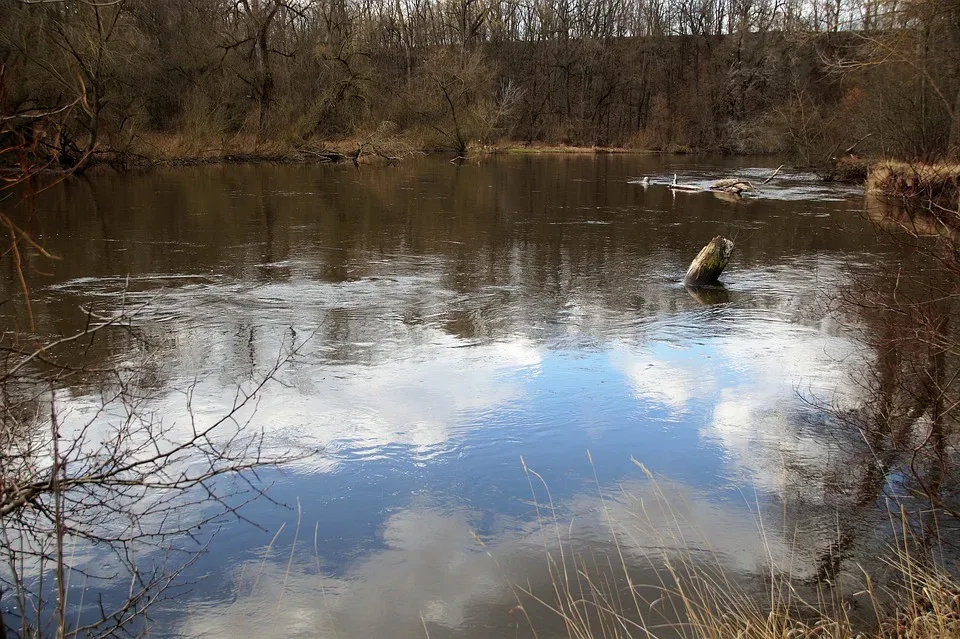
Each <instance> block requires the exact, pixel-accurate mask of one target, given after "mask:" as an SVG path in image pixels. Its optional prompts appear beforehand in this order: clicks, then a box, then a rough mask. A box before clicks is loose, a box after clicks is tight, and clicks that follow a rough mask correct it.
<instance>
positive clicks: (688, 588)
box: [512, 462, 960, 639]
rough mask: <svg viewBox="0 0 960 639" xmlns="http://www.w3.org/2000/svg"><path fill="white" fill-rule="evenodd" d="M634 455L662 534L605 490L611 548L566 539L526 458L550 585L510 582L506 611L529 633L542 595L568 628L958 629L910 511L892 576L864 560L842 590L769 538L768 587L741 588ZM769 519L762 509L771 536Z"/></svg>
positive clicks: (893, 632)
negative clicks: (640, 565)
mask: <svg viewBox="0 0 960 639" xmlns="http://www.w3.org/2000/svg"><path fill="white" fill-rule="evenodd" d="M635 463H636V462H635ZM637 465H638V466H639V467H640V468H641V469H642V471H643V472H644V473H645V474H646V476H647V477H648V479H650V480H651V482H652V483H653V486H654V492H653V495H654V498H653V500H652V501H649V502H647V503H643V501H642V500H641V511H642V513H641V517H640V518H641V519H643V518H644V517H646V519H647V521H648V522H649V523H651V524H653V522H655V521H656V522H658V523H657V524H655V525H656V526H657V527H658V530H657V531H656V534H657V535H660V539H661V542H662V543H659V544H653V545H651V543H650V539H651V538H650V536H649V533H650V531H649V530H648V531H645V532H644V533H642V534H640V535H638V534H637V533H636V532H634V531H632V528H634V527H631V526H625V525H624V522H622V521H615V520H614V518H613V517H612V516H611V510H612V509H611V508H609V507H608V505H609V499H608V498H605V497H604V496H603V495H602V494H601V495H600V504H601V510H602V516H603V517H604V518H605V519H606V522H605V523H606V525H607V526H608V527H609V532H610V534H611V535H612V539H613V543H614V551H613V552H612V553H610V554H609V556H608V557H606V558H603V557H598V556H596V555H595V554H593V553H590V552H587V553H583V552H578V551H577V550H576V549H575V545H574V543H573V542H572V540H571V539H570V535H567V537H566V538H564V536H565V535H564V527H563V526H561V525H560V524H559V521H558V517H557V514H556V511H555V509H554V505H553V500H552V497H550V492H549V488H548V487H547V484H546V482H544V481H543V479H542V477H540V475H538V474H537V473H536V472H535V471H533V470H532V469H529V468H528V467H526V465H524V470H525V471H526V472H527V474H528V477H529V478H531V491H533V493H534V499H535V505H536V509H537V515H538V519H539V520H540V526H541V529H542V530H543V531H544V532H545V533H546V534H545V537H546V536H549V537H550V538H552V539H553V542H554V543H553V544H551V548H550V549H547V544H546V542H545V544H544V548H545V554H546V558H547V562H548V565H549V570H550V578H551V587H550V588H548V589H547V591H546V592H543V591H540V592H535V591H534V589H533V588H532V587H530V586H518V587H516V588H515V594H516V596H517V601H518V606H517V607H516V608H515V609H514V611H513V613H512V614H513V615H514V617H515V618H517V619H518V620H521V619H525V620H526V622H527V624H528V625H529V626H530V630H531V632H532V634H533V636H535V637H536V636H538V633H537V630H538V629H537V628H536V627H535V626H536V624H535V623H534V622H533V621H531V614H532V616H533V618H537V617H538V615H537V614H536V612H535V611H534V609H533V607H535V606H539V607H543V608H545V609H546V610H548V611H550V612H551V613H552V614H554V615H556V616H557V617H558V618H559V619H560V620H561V621H562V623H563V626H564V628H565V631H566V636H567V637H570V638H571V639H596V638H600V637H602V638H603V639H608V638H617V639H619V638H625V637H649V638H665V637H680V638H683V639H687V638H691V639H692V638H702V637H710V638H714V637H715V638H721V637H736V638H738V639H855V638H856V639H895V638H897V639H934V638H935V637H936V638H940V637H960V584H958V582H957V580H956V579H955V578H954V576H952V575H950V574H949V573H948V572H947V571H946V570H945V569H944V568H943V567H942V566H941V565H939V564H937V563H936V562H933V561H931V560H930V559H929V558H928V557H925V556H916V555H914V554H913V553H914V550H915V549H914V545H913V544H912V543H911V541H910V539H911V535H910V532H909V527H908V526H907V524H906V521H907V515H906V513H905V512H901V513H899V514H898V515H897V517H896V518H895V519H894V523H895V524H896V526H895V527H896V529H895V530H894V535H893V539H894V542H893V544H892V546H891V548H890V549H889V553H888V556H887V557H886V558H884V559H883V560H882V561H883V563H884V564H885V566H886V568H888V569H889V572H891V573H892V574H893V579H892V580H890V579H887V582H888V583H885V584H882V585H878V584H876V583H874V581H873V579H872V578H871V576H870V574H868V573H867V571H866V570H864V569H861V572H862V574H861V575H860V576H859V579H858V580H857V587H856V588H849V583H848V584H847V588H848V589H850V590H852V592H846V591H845V587H844V586H843V585H842V583H841V582H843V580H837V581H836V582H827V581H821V582H817V584H816V585H815V586H811V585H809V584H802V583H799V580H796V579H794V578H793V577H792V576H791V574H790V570H786V571H784V570H782V569H778V568H776V567H775V564H776V563H777V562H776V561H774V558H773V556H772V553H771V552H770V550H769V547H766V548H765V549H764V551H765V552H766V553H767V555H768V557H769V565H768V568H767V572H766V574H765V575H763V578H762V580H761V581H762V583H763V585H764V586H763V588H762V589H759V588H752V589H748V588H747V587H745V586H744V582H743V580H742V579H736V578H734V577H733V576H730V575H729V574H728V572H727V571H726V570H725V569H724V564H723V561H722V559H721V557H720V556H719V555H718V553H716V552H713V551H711V550H709V549H708V550H706V551H705V550H704V549H703V547H702V542H701V541H700V540H697V541H694V539H693V538H692V536H691V535H690V532H689V526H688V522H684V521H683V517H681V516H680V515H679V514H678V513H677V511H676V510H674V509H673V506H672V502H673V501H674V500H675V499H676V498H675V496H673V495H669V494H667V493H666V492H665V491H664V490H663V489H662V488H661V487H660V485H659V483H658V482H657V481H656V480H655V478H654V477H653V475H652V474H651V473H650V472H649V471H648V470H647V469H646V468H644V467H643V466H642V465H640V464H637ZM534 479H535V480H536V482H538V483H539V486H538V489H541V490H545V491H546V494H547V503H546V504H540V503H538V502H537V501H536V490H534V486H535V484H534ZM654 511H655V512H654ZM664 512H667V513H670V514H671V516H672V517H673V520H672V524H671V525H670V526H668V528H669V529H664V526H663V514H664ZM648 515H649V516H648ZM764 525H765V524H764V523H763V522H761V521H759V520H758V526H759V527H760V534H761V538H762V539H763V540H764V545H766V539H767V536H766V535H767V532H768V531H765V530H764V529H763V527H764ZM627 548H630V549H633V550H635V549H636V548H646V549H649V552H647V551H644V553H643V554H644V555H645V556H646V557H647V560H648V561H649V563H650V566H649V568H648V569H647V570H646V571H645V572H644V573H643V574H644V575H646V576H647V577H648V578H649V577H650V575H653V576H654V583H641V582H639V581H638V580H637V576H638V572H637V570H636V566H633V567H631V565H630V564H631V563H633V562H632V561H628V560H627V559H626V556H627V554H628V552H627ZM657 548H659V550H657ZM847 581H848V582H849V581H850V580H847ZM761 592H762V593H765V594H759V593H761ZM852 610H858V612H857V613H856V614H853V613H852V612H851V611H852Z"/></svg>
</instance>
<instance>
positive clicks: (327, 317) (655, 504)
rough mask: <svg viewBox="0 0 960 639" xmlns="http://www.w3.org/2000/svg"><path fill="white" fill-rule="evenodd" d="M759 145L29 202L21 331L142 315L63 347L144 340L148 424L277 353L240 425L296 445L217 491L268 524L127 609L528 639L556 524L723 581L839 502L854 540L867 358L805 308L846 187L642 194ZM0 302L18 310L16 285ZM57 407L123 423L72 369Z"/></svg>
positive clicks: (800, 178)
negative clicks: (159, 595) (694, 276)
mask: <svg viewBox="0 0 960 639" xmlns="http://www.w3.org/2000/svg"><path fill="white" fill-rule="evenodd" d="M772 164H773V163H772V162H771V161H769V160H767V159H759V160H757V159H744V158H738V159H710V158H700V157H698V158H685V157H660V156H641V155H599V156H560V155H558V156H516V157H514V156H502V157H492V158H484V159H481V160H479V161H476V160H474V161H471V162H468V163H466V164H463V165H455V164H451V163H449V162H446V161H444V160H440V159H435V158H424V159H416V160H411V161H406V162H404V163H402V164H401V165H399V166H393V167H372V166H364V167H362V168H361V169H357V168H355V167H352V166H224V167H200V168H180V169H170V170H156V171H151V172H148V173H143V174H121V175H118V174H106V173H104V174H100V175H96V176H91V177H89V178H84V179H73V180H70V181H68V182H65V183H63V184H61V185H59V186H57V187H56V188H54V189H52V190H50V191H48V192H46V193H44V194H43V196H42V197H41V199H40V201H39V203H38V211H39V212H40V214H38V224H39V226H40V230H39V233H38V236H39V238H40V239H41V240H42V242H43V244H44V246H45V247H46V248H47V249H48V250H50V251H51V252H52V253H54V254H56V255H58V256H60V257H61V258H62V259H61V260H59V261H57V262H55V263H48V262H44V263H42V264H40V263H37V264H35V265H34V264H31V265H30V266H31V268H29V269H28V271H27V275H28V278H29V280H30V281H29V284H30V288H31V291H32V294H33V310H34V314H35V317H36V322H37V327H38V331H39V332H40V333H41V334H43V335H47V336H55V335H63V334H69V333H71V332H74V331H76V330H78V329H80V328H82V326H83V322H84V321H85V315H84V312H83V311H82V310H81V307H82V306H83V307H93V308H95V309H96V310H97V311H98V312H101V313H109V312H116V311H117V310H118V309H119V307H120V305H121V304H125V305H126V307H127V308H137V311H136V318H135V320H134V324H135V326H136V329H137V331H138V332H139V333H138V334H139V336H140V337H141V338H143V339H137V340H133V339H130V338H129V337H127V336H126V334H125V333H122V332H118V333H117V334H115V335H110V336H108V337H107V338H106V339H103V340H100V341H98V342H97V343H96V344H93V345H91V346H89V348H86V349H85V350H84V352H83V356H84V357H94V358H99V360H98V361H100V362H101V363H109V364H111V365H124V366H127V365H134V364H132V363H135V367H136V370H137V371H138V375H139V377H138V382H137V384H138V388H140V389H141V391H142V396H143V398H144V399H143V404H142V406H143V407H146V409H148V410H150V411H151V412H152V413H153V414H155V415H157V416H158V418H161V419H163V420H165V421H166V423H169V424H171V425H172V427H174V428H179V427H181V426H183V425H184V424H189V421H190V417H189V415H190V412H189V411H192V412H193V415H194V419H196V420H199V421H201V422H203V421H204V420H215V419H216V418H217V416H219V415H222V414H224V413H225V412H227V411H228V410H229V408H230V405H231V402H232V401H233V399H234V397H235V392H236V388H237V387H238V385H243V384H245V383H247V382H248V381H249V380H250V379H251V377H255V376H256V375H258V374H260V373H262V372H263V371H264V370H267V369H269V367H270V366H271V364H272V363H273V362H274V361H276V359H277V357H278V356H279V355H280V354H282V353H289V349H290V348H291V347H295V348H297V350H296V352H295V353H294V354H293V355H291V356H290V361H289V362H288V363H286V364H285V365H284V366H283V367H282V368H281V369H280V371H279V372H278V374H277V382H276V383H272V384H270V385H268V387H267V388H266V389H265V390H264V391H263V393H262V394H261V396H260V397H259V402H258V405H257V409H256V412H255V413H253V414H245V415H244V419H249V424H248V425H247V426H246V427H247V428H249V429H262V431H263V433H264V446H265V447H266V448H267V449H268V450H271V451H293V452H295V453H297V454H300V455H301V457H300V458H298V459H297V461H295V462H293V463H291V464H290V465H289V466H287V467H286V468H284V469H282V470H279V471H276V470H265V471H263V472H262V473H260V474H259V476H258V478H257V479H256V481H257V482H261V483H262V484H263V485H265V484H272V487H271V489H270V491H269V493H268V494H269V496H270V497H271V498H272V500H273V501H272V502H271V501H267V500H258V501H256V502H254V503H252V504H250V505H249V506H247V507H245V508H244V510H243V511H242V512H243V513H244V515H245V517H246V518H247V519H249V520H250V521H252V522H254V523H255V524H258V525H259V527H257V526H254V525H251V524H250V523H248V522H246V521H241V520H238V519H236V518H232V519H231V518H223V519H221V520H219V523H218V524H217V525H216V528H217V530H218V532H217V535H216V537H215V538H214V540H213V542H212V543H211V544H210V546H209V549H208V552H206V553H205V554H204V555H203V556H201V557H200V558H199V560H198V561H197V562H196V563H195V564H193V565H191V566H190V567H189V568H188V569H187V570H186V571H185V572H184V579H186V580H189V581H191V582H192V585H191V586H190V588H189V589H186V590H184V591H183V592H182V594H180V595H178V597H177V598H175V599H173V600H170V601H166V602H164V603H163V604H162V605H161V607H160V608H159V609H158V610H157V612H156V616H155V621H154V622H153V623H154V624H156V625H154V626H153V631H152V632H153V633H154V634H156V635H157V636H166V635H171V634H181V635H188V636H204V637H215V636H223V637H227V636H241V635H246V634H247V633H248V632H249V631H250V628H252V627H256V628H257V629H258V630H257V634H258V635H259V636H262V637H274V636H276V637H291V636H338V637H379V636H394V637H423V636H430V637H444V636H458V637H501V636H508V635H509V636H514V635H515V634H516V633H518V632H519V636H531V631H530V628H529V625H530V623H531V621H528V620H527V619H526V618H523V616H522V614H521V612H518V610H516V609H513V607H514V606H516V605H517V604H518V598H519V600H520V602H521V603H523V605H524V608H525V610H526V614H527V616H528V618H529V619H530V620H532V624H533V625H534V626H535V627H537V628H539V629H540V631H541V633H540V635H539V636H541V637H542V636H551V635H550V633H551V632H553V631H562V629H563V626H562V624H560V623H559V621H558V619H557V618H556V616H555V615H552V614H551V613H550V611H549V610H547V609H546V608H545V607H544V606H538V605H537V604H536V602H535V601H533V600H531V599H530V597H529V595H527V594H525V593H524V592H522V591H523V590H525V589H526V590H531V591H533V593H534V594H535V595H536V596H538V597H540V598H542V599H544V600H550V598H551V597H553V596H554V594H553V593H554V591H553V586H551V574H550V573H551V568H550V566H551V565H550V562H549V561H548V559H547V555H548V554H551V555H555V556H556V557H558V556H559V555H556V553H558V552H559V551H560V548H561V547H566V548H568V549H571V550H572V551H573V552H576V553H579V554H580V555H579V556H581V557H585V558H587V559H585V560H584V561H585V562H586V563H588V564H590V562H594V563H593V564H591V565H592V566H593V567H594V568H595V569H596V570H597V571H598V573H597V574H601V573H602V572H603V565H604V564H605V562H606V561H607V558H609V557H610V556H616V557H617V558H618V559H617V561H620V559H619V558H620V556H621V555H622V556H623V559H622V561H623V562H624V563H625V564H627V565H628V570H629V571H630V572H631V574H633V575H634V577H633V578H634V579H635V580H640V579H643V578H649V579H650V580H651V581H655V580H656V579H659V578H660V573H659V572H658V569H657V561H658V560H657V559H656V557H661V556H663V555H669V553H670V552H673V551H674V550H677V551H679V549H680V548H681V547H687V548H690V547H693V548H695V549H697V550H704V549H709V551H710V553H711V554H712V555H713V556H715V557H716V558H717V560H718V561H719V562H720V563H722V565H723V566H724V569H725V570H728V571H729V572H730V573H731V574H734V575H742V576H746V577H745V581H744V582H745V583H747V582H748V581H749V576H750V575H751V574H754V573H755V572H756V571H761V570H763V569H764V566H765V565H766V564H767V563H769V561H771V560H773V561H781V560H783V561H786V560H789V562H790V564H791V569H790V570H791V572H792V573H793V574H795V575H796V577H797V578H798V579H799V580H801V581H803V580H810V579H812V578H813V577H814V576H815V575H816V574H817V573H818V571H820V570H822V567H823V564H824V563H825V559H824V557H825V556H826V555H828V554H829V553H830V552H831V549H832V548H833V547H834V546H835V542H836V540H837V536H838V527H839V526H841V525H846V524H845V523H844V522H848V523H849V525H850V530H852V531H853V532H852V533H850V534H849V535H848V536H846V537H845V539H846V538H850V539H852V541H851V543H850V544H848V546H849V548H847V550H846V552H848V553H849V554H850V555H853V554H855V552H856V551H855V549H857V548H859V549H860V551H861V552H866V550H867V549H869V548H870V547H871V544H872V543H874V542H873V541H872V538H873V537H872V533H871V531H872V530H873V528H874V527H875V526H874V525H873V524H871V523H869V522H870V521H871V517H872V514H871V513H872V512H873V510H874V509H875V506H876V503H877V502H878V501H879V500H880V495H879V494H878V495H874V496H873V498H872V499H871V498H870V495H867V496H866V498H864V496H863V495H854V496H851V495H849V491H844V490H843V489H842V488H843V487H844V486H850V485H857V482H858V477H859V476H860V473H862V471H863V466H862V464H861V461H858V460H859V458H856V459H855V458H853V457H852V456H851V453H849V447H847V446H845V445H844V442H845V441H847V440H848V439H849V434H842V433H839V434H838V433H837V432H836V430H835V429H832V428H831V420H830V416H829V412H828V411H826V410H825V409H824V408H825V407H826V406H827V405H829V406H831V407H834V408H836V407H840V408H844V407H855V406H856V405H857V403H858V402H859V401H862V400H861V398H860V395H859V387H858V385H857V384H856V383H855V381H853V380H852V378H851V373H853V372H855V371H856V370H858V369H859V368H860V367H861V366H862V365H863V364H864V362H868V361H869V360H870V357H871V355H870V353H869V352H867V351H864V350H863V349H861V348H858V346H857V343H856V341H855V340H854V338H853V337H852V336H851V334H850V333H849V330H848V329H849V328H850V324H851V323H854V322H855V321H856V320H855V319H851V318H848V317H844V316H843V315H842V314H839V315H838V314H837V313H835V312H831V311H830V310H829V309H830V304H829V299H830V298H831V295H832V294H833V293H835V292H836V291H838V290H840V289H841V288H842V287H843V286H845V285H846V284H847V283H848V282H849V281H850V280H851V278H852V277H853V276H854V275H855V274H857V273H860V272H868V271H870V270H872V269H875V268H876V267H877V265H878V264H879V263H880V262H881V261H882V260H884V259H885V255H884V251H885V250H889V249H880V248H878V244H877V242H876V238H875V231H874V229H873V227H872V226H871V225H870V223H869V222H868V221H866V220H865V219H864V218H863V217H862V215H861V213H860V211H861V210H862V209H863V194H862V192H860V191H859V190H857V189H853V188H850V187H843V186H839V185H826V184H823V183H821V182H818V181H817V180H816V179H815V178H814V177H813V176H812V175H806V174H792V173H781V174H780V175H778V176H777V177H776V178H775V179H773V180H772V181H771V182H770V184H768V185H765V186H764V187H763V188H762V190H761V192H760V193H759V194H758V195H756V196H754V197H749V198H743V199H740V200H738V199H735V198H730V197H727V196H720V195H715V194H711V193H676V194H674V193H672V192H671V191H670V190H668V189H667V188H666V186H665V184H666V183H667V182H669V181H671V180H672V179H673V175H674V174H675V173H676V174H678V179H679V180H680V181H681V182H698V183H701V184H705V183H707V182H708V181H709V180H711V179H713V178H716V177H724V176H730V175H734V174H736V175H740V176H746V177H749V178H751V179H753V180H754V181H760V180H762V179H763V178H764V177H765V176H766V175H769V174H770V172H771V171H772V169H773V166H772ZM643 176H649V177H650V178H651V184H650V185H649V186H646V187H644V186H642V185H640V184H638V183H637V181H638V180H639V179H640V178H641V177H643ZM717 234H723V235H726V236H727V237H730V238H732V239H733V240H734V241H735V243H736V249H735V253H734V257H733V260H732V261H731V263H730V265H729V267H728V270H727V272H726V273H725V274H724V276H723V278H722V279H723V282H724V287H723V288H716V289H710V290H705V291H694V290H688V289H686V288H685V287H684V286H683V285H682V284H681V283H680V280H681V278H682V276H683V273H684V271H685V269H686V267H687V265H688V264H689V262H690V260H691V259H692V258H693V256H694V255H695V254H696V253H697V251H698V250H699V249H700V248H701V247H702V246H703V245H704V244H705V243H706V242H707V241H708V240H709V239H710V238H711V237H713V236H714V235H717ZM34 267H35V268H34ZM41 271H42V272H41ZM11 282H12V280H11V281H8V282H6V283H4V285H3V286H4V289H5V290H4V291H3V293H4V295H5V297H15V296H16V287H15V285H14V284H12V283H11ZM141 304H143V305H144V306H143V307H142V308H141V307H140V305H141ZM0 310H2V312H3V313H4V315H3V321H4V323H5V324H6V325H7V326H8V327H14V326H18V327H20V328H22V327H24V326H25V325H26V322H27V320H26V317H25V314H24V310H23V307H22V305H19V304H5V305H4V306H2V307H0ZM91 353H93V355H91ZM78 357H79V355H78ZM188 391H189V394H188ZM188 398H189V401H188ZM58 401H59V406H60V408H61V410H62V411H63V412H64V415H65V417H64V420H65V423H70V422H71V420H72V421H73V422H84V420H90V419H92V420H93V421H102V422H105V423H109V422H110V420H111V419H117V418H118V416H117V414H116V413H115V412H111V411H109V410H108V411H106V412H104V413H102V414H101V413H98V412H97V411H98V410H99V405H100V403H101V401H102V396H101V394H100V392H99V390H98V387H97V383H96V381H95V380H89V383H75V384H72V385H71V386H70V387H68V388H66V389H62V390H61V391H60V394H59V397H58ZM311 451H317V452H315V454H309V453H311ZM858 464H860V465H858ZM641 465H642V466H643V468H645V469H647V470H648V471H649V472H650V473H652V474H653V475H654V477H655V478H656V479H655V480H651V479H650V477H649V476H648V475H647V474H646V473H645V472H644V469H643V468H641ZM528 470H531V471H535V472H536V474H532V473H529V472H526V471H528ZM541 477H542V481H541V479H540V478H541ZM664 497H665V498H666V499H663V498H664ZM665 504H669V505H665ZM851 508H853V509H854V511H851ZM856 509H860V510H856ZM838 513H840V514H838ZM865 522H866V523H865ZM614 532H615V533H616V535H614V534H613V533H614ZM681 535H682V537H683V540H682V541H681V539H680V537H681ZM184 543H186V542H184ZM87 552H88V554H89V556H85V555H84V556H81V558H80V559H78V561H83V560H86V561H96V562H99V563H100V565H101V566H106V567H109V565H110V561H111V560H110V558H109V556H108V555H106V554H102V555H101V554H98V551H97V550H96V549H90V550H89V551H87ZM153 552H154V554H156V552H157V551H153ZM81 554H82V553H81ZM84 557H86V559H84ZM154 560H155V557H154V556H153V555H151V554H150V553H146V552H145V555H144V557H143V561H146V562H150V561H154ZM567 560H569V558H567ZM106 572H109V571H108V570H107V571H106ZM585 572H589V570H585ZM616 572H617V571H616V569H614V573H616ZM612 579H613V581H614V582H615V581H616V577H614V578H612ZM553 580H554V581H556V576H555V575H554V579H553ZM73 587H74V588H82V587H84V585H81V584H76V583H75V584H73ZM85 587H86V588H87V590H88V595H87V596H88V597H90V596H93V595H92V594H89V593H95V592H103V593H106V594H105V596H106V597H108V598H109V597H110V596H111V593H112V592H114V590H116V591H117V592H125V591H126V589H127V588H128V584H127V583H126V582H122V583H121V582H119V581H118V582H115V583H96V584H95V583H93V582H90V583H86V584H85ZM615 587H616V586H615ZM518 589H519V590H518ZM511 609H513V612H512V614H511ZM651 614H652V615H653V616H654V617H657V616H658V615H660V616H662V617H663V618H664V619H666V620H667V621H669V618H670V616H671V614H670V613H669V612H668V611H667V612H664V611H660V612H656V613H651ZM518 619H520V623H519V631H518V630H517V626H518ZM558 624H559V625H558ZM664 633H666V631H664ZM658 636H660V635H658ZM664 636H665V635H664Z"/></svg>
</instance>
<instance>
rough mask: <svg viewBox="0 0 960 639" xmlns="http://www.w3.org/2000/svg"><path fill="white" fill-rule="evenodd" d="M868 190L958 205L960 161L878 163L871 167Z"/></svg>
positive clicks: (947, 204) (959, 197)
mask: <svg viewBox="0 0 960 639" xmlns="http://www.w3.org/2000/svg"><path fill="white" fill-rule="evenodd" d="M867 190H868V191H870V192H873V193H881V194H884V195H892V196H895V197H903V198H907V199H922V200H930V201H933V202H937V203H938V204H941V205H946V206H953V207H956V205H957V201H958V199H960V164H943V163H940V164H933V163H920V162H915V163H908V162H894V161H889V160H888V161H884V162H878V163H876V164H874V165H873V166H871V167H870V173H869V175H868V177H867Z"/></svg>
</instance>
